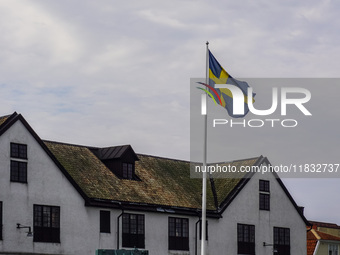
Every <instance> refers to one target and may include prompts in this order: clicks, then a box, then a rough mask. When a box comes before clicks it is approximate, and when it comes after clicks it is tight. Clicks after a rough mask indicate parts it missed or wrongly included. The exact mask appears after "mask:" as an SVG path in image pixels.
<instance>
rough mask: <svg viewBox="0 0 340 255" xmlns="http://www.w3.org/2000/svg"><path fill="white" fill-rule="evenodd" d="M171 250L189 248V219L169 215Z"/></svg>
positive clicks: (185, 249) (186, 249)
mask: <svg viewBox="0 0 340 255" xmlns="http://www.w3.org/2000/svg"><path fill="white" fill-rule="evenodd" d="M169 250H182V251H188V250H189V220H188V219H187V218H174V217H169Z"/></svg>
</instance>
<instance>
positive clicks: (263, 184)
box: [259, 180, 270, 192]
mask: <svg viewBox="0 0 340 255" xmlns="http://www.w3.org/2000/svg"><path fill="white" fill-rule="evenodd" d="M259 187H260V191H263V192H270V186H269V181H265V180H260V182H259Z"/></svg>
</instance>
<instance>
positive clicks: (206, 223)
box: [200, 220, 208, 241]
mask: <svg viewBox="0 0 340 255" xmlns="http://www.w3.org/2000/svg"><path fill="white" fill-rule="evenodd" d="M200 240H202V220H200ZM205 240H207V241H208V221H205Z"/></svg>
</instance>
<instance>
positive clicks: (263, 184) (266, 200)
mask: <svg viewBox="0 0 340 255" xmlns="http://www.w3.org/2000/svg"><path fill="white" fill-rule="evenodd" d="M269 184H270V183H269V181H266V180H259V191H260V194H259V206H260V210H266V211H269V210H270V186H269Z"/></svg>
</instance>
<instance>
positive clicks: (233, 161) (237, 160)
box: [208, 155, 262, 164]
mask: <svg viewBox="0 0 340 255" xmlns="http://www.w3.org/2000/svg"><path fill="white" fill-rule="evenodd" d="M261 157H262V155H260V156H257V157H251V158H243V159H235V160H231V161H224V162H214V163H208V164H218V163H219V164H226V163H236V162H239V161H245V160H253V159H259V158H261Z"/></svg>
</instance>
